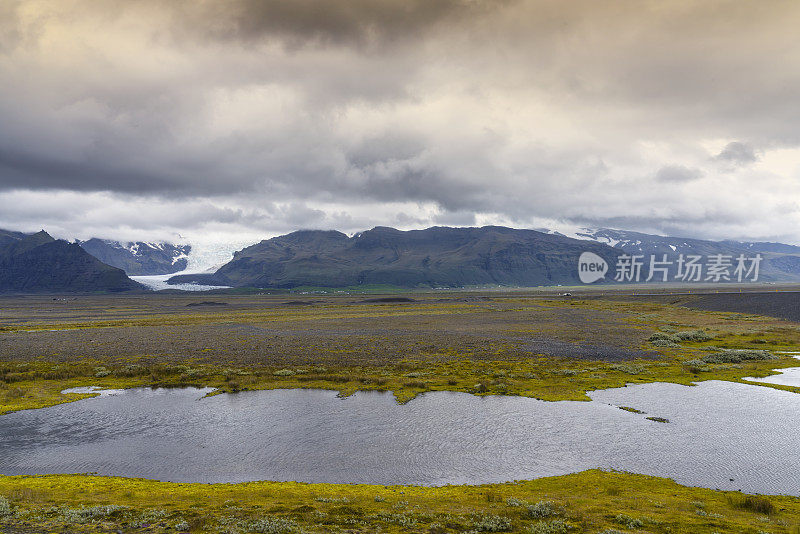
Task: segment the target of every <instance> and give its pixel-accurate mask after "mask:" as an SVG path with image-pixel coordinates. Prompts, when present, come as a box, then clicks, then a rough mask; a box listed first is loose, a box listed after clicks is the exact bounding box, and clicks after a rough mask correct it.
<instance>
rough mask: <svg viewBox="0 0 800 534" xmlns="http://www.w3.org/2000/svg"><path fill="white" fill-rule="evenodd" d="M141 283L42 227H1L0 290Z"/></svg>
mask: <svg viewBox="0 0 800 534" xmlns="http://www.w3.org/2000/svg"><path fill="white" fill-rule="evenodd" d="M141 289H143V287H142V286H141V285H140V284H138V283H136V282H134V281H133V280H131V279H130V278H128V277H127V276H126V275H125V273H124V272H123V271H122V270H121V269H117V268H116V267H111V266H109V265H106V264H104V263H102V262H101V261H100V260H98V259H97V258H95V257H94V256H92V255H90V254H89V253H87V252H86V251H85V250H83V249H82V248H81V247H80V246H78V245H76V244H71V243H68V242H66V241H63V240H56V239H53V238H52V237H51V236H50V235H49V234H48V233H47V232H45V231H44V230H42V231H40V232H37V233H35V234H24V233H21V232H11V231H6V230H0V292H5V293H9V292H12V293H40V292H48V293H62V292H64V293H75V292H80V293H84V292H121V291H136V290H141Z"/></svg>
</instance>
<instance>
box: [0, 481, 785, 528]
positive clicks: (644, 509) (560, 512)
mask: <svg viewBox="0 0 800 534" xmlns="http://www.w3.org/2000/svg"><path fill="white" fill-rule="evenodd" d="M0 525H2V526H3V527H4V529H5V531H7V532H64V531H67V532H116V531H123V532H225V533H246V532H260V533H274V534H280V533H299V532H308V533H312V532H385V533H391V532H419V533H423V532H424V533H447V532H454V533H455V532H459V533H462V532H473V533H475V532H528V533H533V534H551V533H584V532H586V533H607V534H611V533H616V532H651V533H693V534H694V533H697V534H702V533H708V534H711V533H714V532H717V533H752V534H760V533H767V532H768V533H790V534H796V533H798V532H800V527H798V525H800V499H798V498H796V497H786V496H769V497H765V496H752V495H743V494H740V493H737V492H722V491H713V490H707V489H700V488H688V487H684V486H681V485H678V484H676V483H675V482H673V481H671V480H668V479H663V478H656V477H649V476H643V475H633V474H627V473H619V472H604V471H598V470H592V471H585V472H583V473H578V474H573V475H566V476H560V477H551V478H542V479H538V480H533V481H524V482H514V483H506V484H492V485H484V486H444V487H433V488H431V487H418V486H375V485H341V484H302V483H296V482H283V483H276V482H251V483H245V484H176V483H166V482H157V481H150V480H142V479H125V478H110V477H99V476H86V475H46V476H26V477H0Z"/></svg>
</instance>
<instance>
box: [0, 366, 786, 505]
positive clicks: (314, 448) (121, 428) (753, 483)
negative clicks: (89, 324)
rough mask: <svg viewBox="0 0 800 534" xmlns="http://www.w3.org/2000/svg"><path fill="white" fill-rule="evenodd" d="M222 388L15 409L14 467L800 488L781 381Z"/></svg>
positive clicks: (7, 426) (221, 477)
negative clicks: (561, 389) (477, 391)
mask: <svg viewBox="0 0 800 534" xmlns="http://www.w3.org/2000/svg"><path fill="white" fill-rule="evenodd" d="M207 392H208V390H201V389H193V388H191V389H159V390H150V389H134V390H126V391H120V392H115V393H112V394H106V395H103V396H101V397H97V398H93V399H87V400H83V401H79V402H74V403H71V404H64V405H60V406H54V407H51V408H45V409H41V410H31V411H24V412H17V413H11V414H6V415H3V416H0V473H3V474H34V473H78V472H97V473H100V474H103V475H123V476H131V477H146V478H152V479H160V480H171V481H181V482H186V481H197V482H238V481H247V480H298V481H307V482H359V483H377V484H426V485H440V484H463V483H469V484H476V483H485V482H500V481H508V480H515V479H530V478H536V477H542V476H549V475H560V474H565V473H571V472H576V471H582V470H585V469H590V468H604V469H619V470H626V471H632V472H636V473H644V474H652V475H658V476H665V477H670V478H674V479H676V480H677V481H678V482H680V483H683V484H689V485H694V486H705V487H709V488H722V489H742V490H744V491H748V492H757V493H786V494H794V495H800V395H798V394H794V393H790V392H785V391H778V390H775V389H771V388H766V387H758V386H749V385H745V384H735V383H730V382H720V381H710V382H703V383H701V384H700V385H697V386H694V387H687V386H680V385H676V384H663V383H656V384H644V385H636V386H628V387H625V388H618V389H610V390H604V391H596V392H593V393H591V397H592V399H593V401H592V402H568V401H564V402H542V401H537V400H534V399H528V398H520V397H475V396H473V395H469V394H466V393H447V392H434V393H428V394H426V395H423V396H421V397H418V398H417V399H415V400H413V401H411V402H410V403H408V404H406V405H398V404H396V403H395V401H394V398H393V397H392V396H391V394H386V393H377V392H366V393H357V394H356V395H354V396H352V397H349V398H346V399H340V398H337V397H336V393H335V392H331V391H321V390H274V391H254V392H243V393H239V394H235V395H217V396H213V397H208V398H204V395H205V393H207ZM618 406H631V407H634V408H636V409H638V410H642V411H644V412H646V414H636V413H631V412H627V411H623V410H621V409H619V408H618ZM648 416H654V417H662V418H665V419H668V420H669V423H659V422H655V421H651V420H648V419H646V417H648ZM731 479H732V480H731Z"/></svg>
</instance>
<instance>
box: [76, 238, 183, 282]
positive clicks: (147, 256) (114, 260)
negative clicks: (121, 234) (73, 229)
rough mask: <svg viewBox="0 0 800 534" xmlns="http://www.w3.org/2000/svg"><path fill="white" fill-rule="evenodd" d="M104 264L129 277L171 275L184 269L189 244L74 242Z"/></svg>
mask: <svg viewBox="0 0 800 534" xmlns="http://www.w3.org/2000/svg"><path fill="white" fill-rule="evenodd" d="M77 243H78V244H79V245H80V246H81V247H82V248H83V249H84V250H85V251H86V252H88V253H89V254H91V255H92V256H94V257H95V258H97V259H99V260H100V261H102V262H103V263H105V264H108V265H112V266H114V267H119V268H120V269H122V270H124V271H125V272H126V273H127V274H128V275H130V276H141V275H156V274H172V273H177V272H180V271H183V270H184V269H186V266H187V265H188V261H189V253H190V252H191V250H192V247H191V246H190V245H176V244H173V243H149V242H144V241H136V242H130V243H120V242H119V241H112V240H106V239H98V238H92V239H89V240H88V241H78V242H77Z"/></svg>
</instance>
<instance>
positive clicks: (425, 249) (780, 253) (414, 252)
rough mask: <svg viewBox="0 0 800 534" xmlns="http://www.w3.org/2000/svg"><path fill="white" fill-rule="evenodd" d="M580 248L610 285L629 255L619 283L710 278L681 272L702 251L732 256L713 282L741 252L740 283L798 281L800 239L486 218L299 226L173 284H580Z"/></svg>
mask: <svg viewBox="0 0 800 534" xmlns="http://www.w3.org/2000/svg"><path fill="white" fill-rule="evenodd" d="M583 252H592V253H594V254H596V255H598V256H599V257H601V258H603V260H604V261H605V262H606V263H607V264H608V274H607V275H606V277H605V278H604V279H603V281H602V282H606V283H608V282H612V281H613V279H614V276H615V269H616V267H617V262H618V260H619V258H620V257H622V256H624V255H628V256H632V255H636V256H637V258H638V259H637V260H636V261H640V262H641V266H640V270H641V276H640V278H638V279H636V280H622V281H633V282H636V281H639V282H644V281H646V280H647V278H648V277H649V274H650V260H651V255H652V256H655V259H656V262H654V264H653V266H654V267H656V268H657V269H655V270H654V271H653V276H654V281H661V280H663V279H666V280H667V281H673V282H674V281H684V282H694V281H701V282H705V281H709V279H707V278H706V275H707V272H708V273H709V274H710V273H711V271H710V270H708V269H709V268H710V267H709V266H708V265H706V264H704V265H703V267H701V269H700V275H699V278H698V279H697V280H694V279H693V278H691V277H690V278H683V279H680V278H679V277H680V276H681V274H682V273H681V270H680V269H681V267H679V265H678V263H679V260H678V258H679V257H680V256H681V255H683V256H684V257H686V258H688V257H691V256H698V257H701V258H702V261H703V262H710V261H712V259H713V257H714V256H721V261H727V262H729V264H730V265H729V266H728V267H727V270H726V271H725V272H726V273H727V278H726V277H722V278H719V279H712V281H719V282H726V281H737V276H736V271H735V269H736V267H737V264H736V261H737V258H739V257H742V258H743V259H744V263H743V266H744V267H745V268H746V269H747V272H743V273H742V274H743V275H744V276H743V280H744V281H761V282H770V281H773V282H774V281H785V282H799V281H800V247H797V246H793V245H785V244H782V243H763V242H737V241H708V240H700V239H685V238H672V237H663V236H657V235H652V234H643V233H638V232H629V231H622V230H612V229H607V228H602V229H594V230H592V229H584V230H581V231H579V232H576V233H575V234H574V235H572V236H567V235H564V234H560V233H558V232H553V231H536V230H517V229H513V228H505V227H500V226H485V227H482V228H449V227H433V228H428V229H425V230H411V231H401V230H396V229H394V228H387V227H376V228H373V229H372V230H368V231H365V232H361V233H358V234H355V235H353V236H351V237H348V236H347V235H345V234H343V233H341V232H336V231H320V230H303V231H298V232H293V233H290V234H286V235H283V236H279V237H275V238H272V239H267V240H264V241H261V242H260V243H257V244H255V245H252V246H250V247H247V248H244V249H243V250H240V251H238V252H236V253H235V254H234V256H233V259H232V260H231V261H230V262H228V263H227V264H225V265H223V266H222V267H221V268H219V269H218V270H217V271H216V272H214V273H209V274H192V275H177V276H174V277H172V278H170V280H169V282H170V283H201V284H209V285H227V286H234V287H245V286H246V287H278V288H291V287H298V286H323V287H345V286H360V285H368V284H385V285H392V286H399V287H464V286H481V285H499V286H520V287H525V286H539V285H558V284H561V285H576V284H580V280H579V278H578V258H579V256H580V255H581V253H583ZM756 255H760V261H759V262H758V271H757V277H756V271H754V270H752V267H753V263H752V262H753V261H754V259H755V257H756ZM664 260H666V261H665V262H664ZM680 261H683V260H680ZM658 262H664V263H658ZM658 268H660V269H661V270H663V273H662V272H660V271H659V270H658ZM702 269H706V270H702ZM696 272H697V271H695V273H696ZM748 277H749V278H748Z"/></svg>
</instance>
